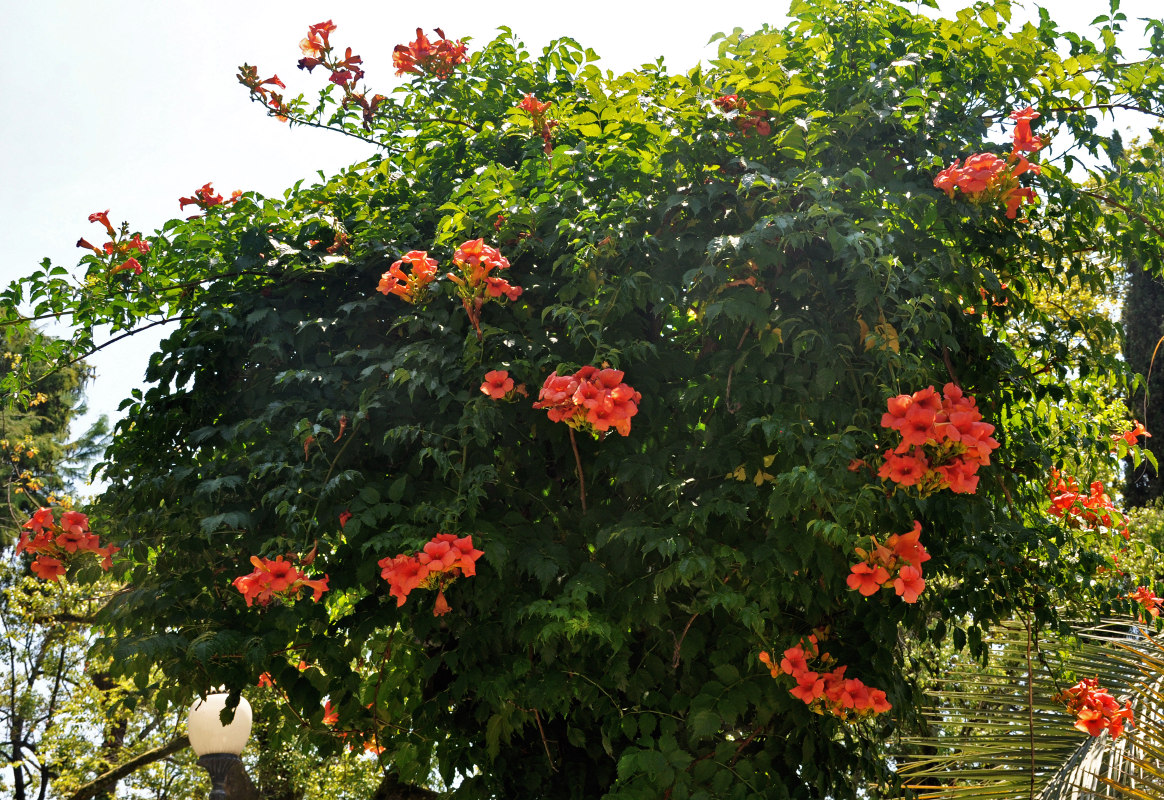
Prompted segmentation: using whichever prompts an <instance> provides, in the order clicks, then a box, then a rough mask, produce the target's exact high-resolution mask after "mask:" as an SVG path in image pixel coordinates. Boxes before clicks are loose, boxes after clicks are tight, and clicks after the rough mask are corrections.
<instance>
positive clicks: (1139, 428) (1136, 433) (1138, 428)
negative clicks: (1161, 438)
mask: <svg viewBox="0 0 1164 800" xmlns="http://www.w3.org/2000/svg"><path fill="white" fill-rule="evenodd" d="M1141 436H1147V437H1151V436H1152V434H1150V433H1148V429H1147V428H1145V427H1144V425H1143V423H1141V422H1140V421H1139V420H1138V419H1134V420H1132V429H1131V430H1130V431H1124V432H1123V433H1113V434H1112V435H1111V438H1112V441H1114V442H1118V441H1119V440H1120V439H1123V440H1124V441H1125V442H1127V443H1128V445H1134V444H1136V439H1138V438H1140V437H1141Z"/></svg>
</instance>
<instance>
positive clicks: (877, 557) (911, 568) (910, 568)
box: [846, 520, 930, 603]
mask: <svg viewBox="0 0 1164 800" xmlns="http://www.w3.org/2000/svg"><path fill="white" fill-rule="evenodd" d="M920 535H921V523H920V522H918V521H917V520H914V522H913V530H911V531H910V532H909V533H903V534H900V535H899V534H896V533H895V534H893V535H891V536H890V537H889V538H888V539H886V540H885V544H879V543H878V542H877V539H876V538H873V537H871V538H873V544H872V546H871V547H870V548H869V549H868V550H864V549H863V548H860V547H857V548H854V549H855V551H856V553H857V555H859V556H860V557H861V558H862V561H860V562H859V563H857V564H854V565H853V567H852V571H851V573H850V574H849V577H848V578H847V579H846V583H848V584H849V588H850V589H855V590H856V591H858V592H860V593H861V594H863V595H864V596H865V597H869V596H871V595H873V594H876V593H877V590H878V589H881V588H883V587H884V588H886V589H888V588H890V587H893V590H894V591H895V592H897V594H898V595H899V596H900V597H901V599H902V600H904V601H905V602H907V603H916V602H917V598H918V595H920V594H921V593H922V592H923V591H924V590H925V588H926V582H925V580H924V579H923V578H922V567H921V565H922V564H923V563H925V562H926V561H929V560H930V554H929V553H927V552H926V548H925V546H924V545H922V543H921V541H920V540H919V536H920Z"/></svg>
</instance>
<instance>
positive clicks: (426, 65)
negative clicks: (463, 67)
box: [392, 28, 469, 78]
mask: <svg viewBox="0 0 1164 800" xmlns="http://www.w3.org/2000/svg"><path fill="white" fill-rule="evenodd" d="M433 30H435V31H436V34H437V36H439V37H441V38H439V39H437V40H436V41H435V42H430V41H429V40H428V37H427V36H425V35H424V31H423V30H421V29H420V28H417V29H416V41H413V42H409V43H408V44H406V45H405V44H398V45H396V47H395V48H393V50H392V66H394V67H396V74H397V75H403V74H404V73H406V72H411V73H415V74H417V75H420V74H424V73H427V74H429V75H432V76H434V77H437V78H447V77H449V76H450V75H452V74H453V67H455V66H456V65H457V64H463V63H465V62H466V61H468V60H469V56H468V52H469V48H468V47H467V46H466V45H465V43H464V42H463V41H461V40H460V39H458V40H457V41H453V40H452V39H446V38H445V32H444V31H442V30H441V29H440V28H433Z"/></svg>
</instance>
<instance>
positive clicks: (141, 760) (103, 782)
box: [68, 736, 190, 800]
mask: <svg viewBox="0 0 1164 800" xmlns="http://www.w3.org/2000/svg"><path fill="white" fill-rule="evenodd" d="M189 746H190V740H189V739H187V738H186V737H185V736H179V737H177V738H176V739H173V740H172V741H170V742H168V743H166V744H164V745H162V746H161V747H155V748H154V749H153V750H147V751H146V752H144V753H142V754H141V755H138V756H134V757H133V758H131V759H130V760H129V761H126V762H125V763H124V764H120V765H118V766H116V767H114V768H113V769H111V770H109V771H107V772H105V773H102V774H101V775H98V776H97V777H96V778H94V779H93V780H91V781H89V782H88V783H86V784H84V785H83V786H81V787H79V788H78V789H77V791H75V792H73V793H72V794H71V795H69V798H68V800H91V798H93V797H96V796H97V795H98V794H100V793H101V792H103V791H105V790H106V789H109V788H111V787H112V786H113V785H115V784H116V783H117V782H118V781H119V780H121V779H122V778H124V777H126V776H127V775H132V774H133V773H134V772H136V771H137V770H139V769H141V768H142V767H144V766H146V765H147V764H152V763H153V762H155V761H159V760H161V759H163V758H165V757H166V756H168V755H171V754H173V753H176V752H178V751H179V750H181V749H182V748H183V747H189Z"/></svg>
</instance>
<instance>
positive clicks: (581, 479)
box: [566, 428, 586, 514]
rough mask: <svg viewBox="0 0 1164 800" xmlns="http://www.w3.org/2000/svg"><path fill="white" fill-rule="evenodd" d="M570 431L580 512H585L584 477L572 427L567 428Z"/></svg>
mask: <svg viewBox="0 0 1164 800" xmlns="http://www.w3.org/2000/svg"><path fill="white" fill-rule="evenodd" d="M566 430H567V431H569V433H570V447H571V448H572V449H573V450H574V466H576V467H577V468H578V494H579V496H580V497H581V498H582V513H583V514H585V513H586V479H585V478H584V477H582V457H581V456H579V455H578V442H577V441H576V440H575V439H574V429H573V428H567V429H566Z"/></svg>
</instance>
